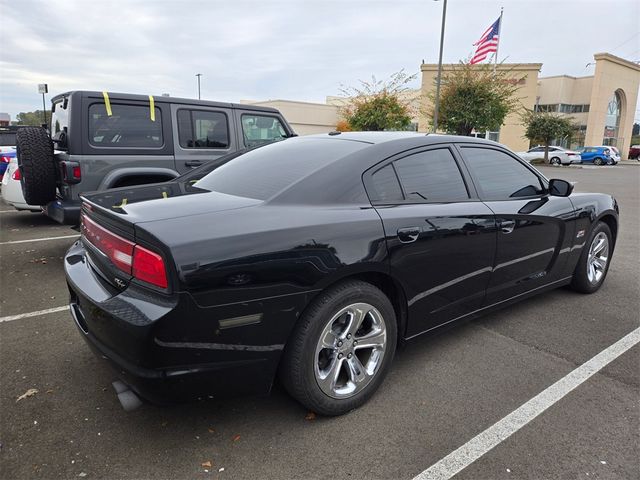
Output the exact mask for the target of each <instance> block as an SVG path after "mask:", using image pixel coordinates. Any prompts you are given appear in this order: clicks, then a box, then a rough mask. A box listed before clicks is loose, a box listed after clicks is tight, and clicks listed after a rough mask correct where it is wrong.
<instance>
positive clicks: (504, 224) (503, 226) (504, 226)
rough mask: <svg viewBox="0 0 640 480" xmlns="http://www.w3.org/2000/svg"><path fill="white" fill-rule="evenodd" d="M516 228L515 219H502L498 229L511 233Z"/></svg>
mask: <svg viewBox="0 0 640 480" xmlns="http://www.w3.org/2000/svg"><path fill="white" fill-rule="evenodd" d="M515 228H516V221H515V220H503V221H501V222H500V231H501V232H502V233H511V232H513V230H514V229H515Z"/></svg>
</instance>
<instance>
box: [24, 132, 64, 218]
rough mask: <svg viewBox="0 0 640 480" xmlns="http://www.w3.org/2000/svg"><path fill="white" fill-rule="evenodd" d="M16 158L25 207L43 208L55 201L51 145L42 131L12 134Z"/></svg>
mask: <svg viewBox="0 0 640 480" xmlns="http://www.w3.org/2000/svg"><path fill="white" fill-rule="evenodd" d="M16 156H17V157H18V167H19V168H20V173H21V174H22V178H21V180H20V184H21V185H22V193H23V195H24V199H25V201H26V202H27V203H28V204H29V205H45V204H47V203H48V202H50V201H51V200H53V199H55V198H56V169H55V163H54V161H53V143H52V142H51V139H50V138H49V134H48V133H47V131H46V130H45V129H43V128H39V127H26V128H21V129H19V130H18V132H17V134H16Z"/></svg>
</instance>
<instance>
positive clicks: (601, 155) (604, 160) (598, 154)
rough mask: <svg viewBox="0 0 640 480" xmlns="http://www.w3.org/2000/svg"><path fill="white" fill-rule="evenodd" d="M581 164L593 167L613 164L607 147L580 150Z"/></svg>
mask: <svg viewBox="0 0 640 480" xmlns="http://www.w3.org/2000/svg"><path fill="white" fill-rule="evenodd" d="M580 158H581V159H582V163H593V164H595V165H610V164H612V163H613V157H612V156H611V150H610V149H609V148H608V147H584V148H583V149H582V150H580Z"/></svg>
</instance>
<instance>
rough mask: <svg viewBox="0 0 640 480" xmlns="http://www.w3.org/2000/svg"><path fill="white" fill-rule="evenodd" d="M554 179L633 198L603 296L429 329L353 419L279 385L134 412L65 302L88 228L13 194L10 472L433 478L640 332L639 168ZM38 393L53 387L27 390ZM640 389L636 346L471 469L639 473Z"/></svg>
mask: <svg viewBox="0 0 640 480" xmlns="http://www.w3.org/2000/svg"><path fill="white" fill-rule="evenodd" d="M542 171H543V172H544V173H545V175H547V177H549V178H553V177H559V178H564V179H567V180H575V181H577V182H578V184H577V187H576V190H577V191H602V192H608V193H613V194H614V195H615V196H616V197H617V199H618V201H619V203H620V206H621V225H620V234H619V237H618V241H617V245H616V251H615V254H614V257H613V261H612V264H611V268H610V271H609V275H608V278H607V281H606V282H605V284H604V286H603V288H602V289H601V290H600V291H599V292H597V293H596V294H594V295H589V296H585V295H579V294H576V293H573V292H571V291H569V290H566V289H560V290H556V291H553V292H550V293H547V294H543V295H541V296H538V297H536V298H533V299H529V300H527V301H525V302H522V303H520V304H518V305H516V306H513V307H509V308H507V309H505V310H502V311H500V312H498V313H494V314H492V315H489V316H487V317H484V318H482V319H479V320H475V321H472V322H468V323H465V324H462V325H459V326H457V327H456V328H454V329H451V330H449V331H447V332H445V333H443V334H441V335H438V336H430V337H428V338H426V337H425V338H419V339H417V340H415V341H413V342H412V343H410V344H409V345H407V346H406V347H405V348H403V349H401V350H400V351H399V352H398V354H397V357H396V361H395V362H394V365H393V368H392V370H391V372H390V374H389V376H388V377H387V379H386V381H385V383H384V384H383V386H382V388H381V389H380V390H379V392H378V393H377V394H376V395H375V396H374V398H373V399H372V401H370V402H369V403H368V404H366V405H365V406H364V407H362V408H360V409H359V410H357V411H354V412H352V413H350V414H348V415H345V416H343V417H339V418H320V417H316V418H313V416H312V415H309V412H307V411H305V410H304V409H303V408H302V407H301V406H300V405H298V404H297V403H296V402H294V401H293V400H291V399H290V398H289V397H288V396H287V395H286V394H285V393H284V392H283V390H282V389H281V388H280V387H278V386H276V387H275V388H274V391H273V392H272V394H271V396H269V397H267V398H240V399H230V400H217V399H204V400H202V401H200V402H195V403H192V404H187V405H179V406H174V407H156V406H151V405H144V406H143V407H141V408H139V409H138V410H135V411H133V412H125V411H124V410H123V409H122V408H121V406H120V404H119V402H118V400H117V398H116V396H115V394H114V392H113V389H112V388H111V382H112V381H113V380H114V376H113V374H112V372H111V371H110V370H109V369H108V368H107V367H106V365H104V364H103V363H102V362H101V361H100V360H99V359H97V358H95V357H94V355H93V354H92V353H91V352H90V351H89V349H88V347H87V346H86V345H85V343H84V341H83V340H82V339H81V338H80V335H79V334H78V332H77V330H76V328H75V326H74V323H73V321H72V319H71V317H70V315H69V313H68V311H67V310H66V309H64V307H65V304H66V301H67V295H68V293H67V287H66V285H65V282H64V275H63V269H62V256H63V254H64V252H65V251H66V249H67V248H68V247H69V246H70V245H71V244H72V242H73V241H74V238H68V237H69V236H70V235H75V234H76V232H74V231H73V230H70V229H69V228H68V227H64V226H60V225H56V224H54V223H53V222H52V221H50V220H48V219H47V218H46V217H44V216H42V215H40V214H32V213H26V212H25V213H19V212H15V211H11V208H10V207H9V206H7V205H6V204H0V212H2V213H0V222H1V228H0V249H1V251H0V266H1V277H0V282H1V285H0V294H1V295H0V297H1V300H0V317H1V318H0V381H1V388H0V402H1V404H0V410H1V412H2V413H1V426H0V442H1V447H0V477H1V478H6V479H13V478H16V479H26V478H87V479H89V478H273V479H281V478H324V477H333V478H349V479H358V478H385V479H386V478H393V479H411V478H413V477H415V476H416V475H419V474H421V473H422V472H424V471H425V470H426V469H428V468H429V467H430V466H432V465H434V464H437V463H438V462H439V461H440V460H441V459H443V458H444V457H446V456H447V455H449V454H450V453H451V452H453V451H455V450H456V449H458V448H459V447H461V446H463V445H465V444H466V443H467V442H468V441H469V440H471V439H472V438H474V437H475V436H476V435H478V434H480V433H481V432H485V431H486V430H487V429H488V428H490V427H492V426H493V425H495V424H496V423H497V422H500V421H501V420H502V419H504V418H505V417H506V416H507V415H509V414H510V413H511V412H513V411H514V410H516V409H518V408H519V407H520V406H521V405H523V404H525V403H526V402H528V401H529V400H530V399H532V398H533V397H535V396H536V395H538V394H539V393H540V392H543V391H545V390H546V389H548V387H549V386H551V385H552V384H554V383H555V382H556V381H558V380H560V379H562V378H563V377H565V376H566V375H567V374H569V373H570V372H572V371H574V370H575V369H576V368H578V367H580V366H581V365H582V364H584V363H585V362H587V361H589V360H590V359H592V358H593V357H594V356H595V355H597V354H599V353H600V352H602V351H603V350H605V349H606V348H607V347H609V346H610V345H612V344H614V343H616V342H617V341H618V340H620V339H621V338H623V337H625V335H627V334H629V333H630V332H632V331H634V330H636V329H637V328H638V327H639V326H640V316H639V313H638V312H639V311H640V269H639V268H638V267H639V266H640V256H639V254H638V246H639V244H640V167H638V166H631V165H625V166H622V165H619V166H616V167H594V168H583V169H576V168H565V167H562V168H550V167H545V168H542ZM54 237H67V238H54ZM43 238H46V239H47V240H41V241H30V240H35V239H43ZM56 307H59V310H54V311H53V312H51V313H44V314H39V315H33V316H23V315H24V314H29V313H32V312H39V311H42V310H48V309H56ZM29 389H37V393H35V394H34V395H32V396H29V397H26V398H23V399H20V400H17V399H18V398H19V397H20V396H21V395H23V394H24V393H26V392H27V391H28V390H29ZM639 399H640V345H635V346H633V347H632V348H631V349H629V350H628V351H626V352H625V353H623V354H621V355H620V356H617V358H615V360H613V361H612V362H611V363H609V364H608V365H607V366H606V367H605V368H603V369H602V370H600V371H599V372H598V373H596V374H595V375H593V376H591V377H590V378H588V379H587V380H586V381H584V382H583V383H581V384H580V385H579V386H577V388H575V389H574V390H572V391H571V392H569V393H568V394H567V395H566V396H564V397H563V398H561V399H560V400H558V401H557V402H555V403H553V404H552V405H551V406H550V407H549V408H548V409H546V410H545V411H544V412H542V413H541V414H540V415H538V416H536V417H535V418H533V419H532V420H531V421H530V422H528V423H526V424H525V425H524V426H523V427H522V428H520V429H519V430H518V431H516V432H515V433H514V434H513V435H511V436H508V438H506V439H504V440H503V441H498V442H497V446H496V447H495V448H493V449H490V450H489V451H487V452H486V453H484V454H483V455H481V456H480V458H478V459H477V460H476V461H474V462H472V463H471V464H470V465H468V466H467V467H466V468H464V469H463V470H461V471H460V472H459V473H458V474H457V475H456V478H465V479H467V478H468V479H494V478H495V479H503V478H504V479H514V478H518V479H520V478H531V479H541V478H567V479H569V478H570V479H574V478H585V479H592V478H601V479H615V478H620V479H629V478H638V475H639V472H640V446H639V432H640V400H639ZM442 478H448V477H446V476H445V477H442Z"/></svg>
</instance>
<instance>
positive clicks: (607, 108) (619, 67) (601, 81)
mask: <svg viewBox="0 0 640 480" xmlns="http://www.w3.org/2000/svg"><path fill="white" fill-rule="evenodd" d="M594 59H595V72H594V74H593V75H592V76H588V77H571V76H569V75H560V76H555V77H546V78H540V79H539V81H538V101H537V104H538V105H537V109H538V110H540V111H544V112H557V113H559V114H561V115H566V116H568V117H572V118H573V122H574V123H575V124H576V125H577V126H578V133H577V134H576V135H574V137H573V138H572V140H571V147H572V148H575V147H581V146H585V145H593V146H597V145H612V146H615V147H618V150H620V153H621V155H622V158H624V159H626V158H627V155H628V153H629V146H630V144H631V130H632V128H633V120H634V114H635V110H636V105H637V103H638V88H640V65H637V64H635V63H633V62H629V61H628V60H625V59H623V58H620V57H616V56H614V55H611V54H608V53H597V54H595V55H594ZM558 143H562V144H564V146H569V145H567V142H566V140H564V141H563V140H559V141H558Z"/></svg>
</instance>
